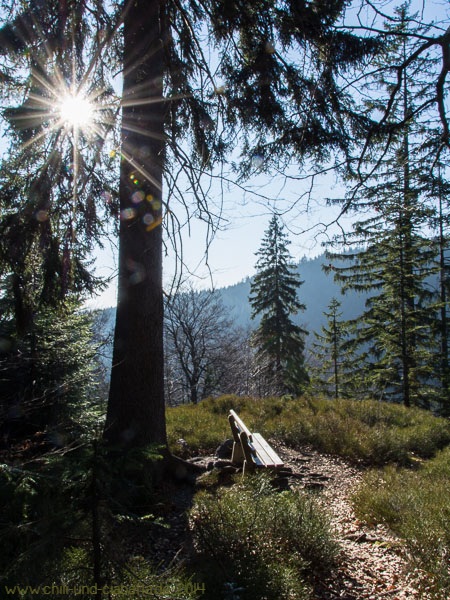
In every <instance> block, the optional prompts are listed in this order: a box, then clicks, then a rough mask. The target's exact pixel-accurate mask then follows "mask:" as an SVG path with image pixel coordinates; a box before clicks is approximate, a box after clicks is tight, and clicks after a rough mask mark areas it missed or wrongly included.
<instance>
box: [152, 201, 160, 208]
mask: <svg viewBox="0 0 450 600" xmlns="http://www.w3.org/2000/svg"><path fill="white" fill-rule="evenodd" d="M152 208H153V210H161V201H160V200H153V202H152Z"/></svg>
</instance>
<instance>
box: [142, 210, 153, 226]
mask: <svg viewBox="0 0 450 600" xmlns="http://www.w3.org/2000/svg"><path fill="white" fill-rule="evenodd" d="M154 220H155V217H154V216H153V215H152V214H151V213H146V214H145V215H144V216H143V217H142V221H143V222H144V224H145V225H151V224H152V223H153V222H154Z"/></svg>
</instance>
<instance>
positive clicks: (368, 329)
mask: <svg viewBox="0 0 450 600" xmlns="http://www.w3.org/2000/svg"><path fill="white" fill-rule="evenodd" d="M405 11H406V9H405V7H403V8H402V9H400V10H399V18H400V23H399V24H398V25H396V27H397V28H398V29H399V30H400V31H403V32H404V33H406V31H407V27H408V20H407V18H406V12H405ZM406 44H407V38H406V37H404V38H403V40H402V41H401V43H400V44H398V45H396V44H393V45H392V46H391V48H389V52H387V53H386V54H385V55H383V56H380V58H379V60H380V61H381V64H383V63H384V62H385V61H388V60H397V61H402V60H406V56H407V54H408V52H407V47H406ZM426 65H427V62H426V61H422V62H421V63H420V64H418V65H416V70H415V71H414V72H412V71H411V72H409V71H405V72H404V73H403V74H402V78H401V80H400V82H399V85H400V88H401V96H399V97H398V99H397V102H396V103H395V105H394V107H393V109H392V110H393V113H392V115H393V119H395V120H397V121H400V122H403V127H402V129H400V130H399V131H398V132H397V134H395V135H394V134H392V133H391V140H390V144H389V147H388V148H386V146H385V140H383V139H381V140H380V144H379V146H375V147H374V148H373V151H372V153H371V154H370V155H369V154H368V155H367V160H366V161H365V162H364V163H363V164H361V165H360V167H359V177H361V176H362V181H363V184H362V185H360V181H361V179H359V183H358V186H357V189H358V192H357V193H355V192H352V193H351V194H349V198H350V201H348V202H349V205H351V206H352V208H353V210H355V211H360V212H363V213H364V212H366V213H368V215H369V216H367V217H366V218H363V219H361V220H359V221H357V222H355V223H354V224H353V231H352V232H351V233H350V234H348V235H346V236H343V238H344V239H342V240H341V241H344V242H345V243H347V244H353V245H354V246H357V247H359V248H358V249H357V250H356V251H355V252H349V253H346V254H344V255H343V256H342V257H340V258H343V259H344V261H346V262H347V263H350V264H349V266H347V267H334V268H333V270H334V274H335V279H336V280H337V281H339V282H341V283H342V285H343V289H344V290H345V289H347V288H352V289H355V290H365V291H368V292H372V295H371V296H370V298H369V299H368V300H367V302H366V306H367V309H366V311H365V312H364V314H363V315H361V316H360V318H359V320H358V323H357V324H356V326H357V337H358V344H359V345H360V347H361V348H363V349H364V350H365V351H366V352H367V365H366V373H367V377H368V380H367V381H368V385H369V387H374V389H376V390H377V393H378V394H380V395H381V396H383V397H387V398H392V399H395V400H397V401H401V402H403V404H404V405H405V406H410V405H411V404H413V403H415V404H424V405H427V404H428V402H429V398H430V395H429V394H430V390H429V385H428V384H430V383H431V375H432V370H433V367H432V364H433V359H432V350H431V348H432V346H433V339H432V326H431V321H432V315H433V314H434V313H435V311H436V305H435V304H430V303H431V300H432V298H431V294H430V293H429V290H428V289H427V277H429V276H430V275H431V274H432V272H433V269H434V264H433V261H434V256H433V249H432V243H431V241H430V240H428V239H427V238H426V237H425V235H424V230H425V227H426V225H427V223H428V220H429V218H430V216H431V211H430V208H429V206H427V204H426V202H425V201H424V194H425V191H426V186H425V187H424V183H423V181H424V177H423V174H424V171H425V170H426V168H427V162H426V160H424V155H423V148H422V146H421V139H420V134H421V129H420V127H419V124H418V123H417V122H416V120H415V119H414V118H413V116H412V115H414V114H415V110H416V102H418V101H419V100H417V98H416V97H415V96H414V94H413V90H414V86H415V82H416V81H419V80H420V78H421V76H422V75H423V73H424V69H425V68H426ZM379 85H380V88H382V87H387V88H389V87H390V86H392V81H389V80H386V79H384V77H380V81H379ZM422 100H423V97H422V98H421V99H420V101H422ZM380 108H381V106H380V101H379V100H377V99H375V100H373V101H371V102H370V103H369V110H375V109H380ZM380 148H381V158H380V157H379V156H378V155H377V152H379V151H380ZM329 257H330V258H332V259H333V258H337V255H336V254H332V253H329Z"/></svg>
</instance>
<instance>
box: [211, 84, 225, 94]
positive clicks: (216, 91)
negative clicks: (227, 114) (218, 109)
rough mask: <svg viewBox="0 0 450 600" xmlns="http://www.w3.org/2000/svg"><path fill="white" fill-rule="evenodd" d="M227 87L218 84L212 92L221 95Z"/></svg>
mask: <svg viewBox="0 0 450 600" xmlns="http://www.w3.org/2000/svg"><path fill="white" fill-rule="evenodd" d="M226 90H227V88H226V86H225V85H218V86H217V87H216V88H215V90H214V92H215V93H216V94H217V95H218V96H223V94H225V92H226Z"/></svg>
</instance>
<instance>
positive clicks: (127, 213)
mask: <svg viewBox="0 0 450 600" xmlns="http://www.w3.org/2000/svg"><path fill="white" fill-rule="evenodd" d="M135 216H136V210H135V209H134V208H124V210H122V212H121V213H120V218H121V219H122V221H129V220H130V219H134V217H135Z"/></svg>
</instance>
